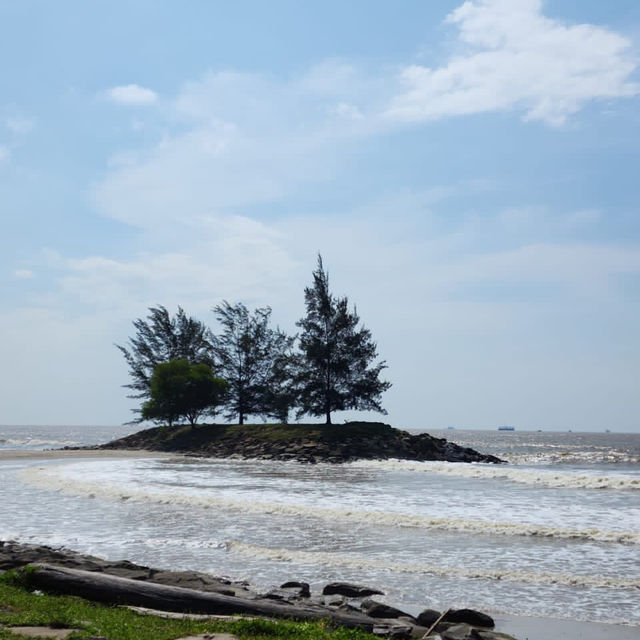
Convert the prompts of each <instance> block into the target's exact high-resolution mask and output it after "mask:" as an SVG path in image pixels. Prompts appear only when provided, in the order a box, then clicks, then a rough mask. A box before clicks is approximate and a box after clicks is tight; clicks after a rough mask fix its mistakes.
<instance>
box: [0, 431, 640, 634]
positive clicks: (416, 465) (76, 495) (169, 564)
mask: <svg viewBox="0 0 640 640" xmlns="http://www.w3.org/2000/svg"><path fill="white" fill-rule="evenodd" d="M133 430H134V429H133V428H132V427H131V426H124V427H123V426H112V427H93V426H87V427H64V426H55V427H54V426H51V427H49V426H22V427H9V426H0V451H2V450H7V449H26V450H38V449H51V448H59V447H63V446H65V445H67V446H77V445H91V444H97V443H101V442H106V441H108V440H110V439H113V438H116V437H120V436H123V435H125V434H127V433H130V432H131V431H133ZM412 431H414V432H416V433H418V432H420V431H421V430H420V429H413V430H412ZM427 431H428V432H429V433H431V434H432V435H434V436H437V437H445V438H447V439H448V440H451V441H453V442H456V443H457V444H460V445H464V446H470V447H473V448H474V449H477V450H479V451H482V452H485V453H491V454H494V455H497V456H499V457H501V458H503V459H505V460H506V461H508V464H505V465H488V464H462V463H444V462H411V461H401V460H385V461H359V462H353V463H349V464H342V465H331V464H323V463H321V464H315V465H310V464H300V463H297V462H293V461H286V462H276V461H259V460H234V459H205V458H181V457H169V458H166V457H165V458H157V459H156V458H144V459H142V458H141V459H137V458H121V459H107V458H83V459H47V460H44V459H28V458H26V459H2V457H1V456H0V540H18V541H20V542H28V543H42V544H49V545H53V546H64V547H67V548H70V549H74V550H77V551H80V552H84V553H90V554H94V555H98V556H102V557H106V558H110V559H123V558H126V559H128V560H131V561H134V562H137V563H142V564H145V565H149V566H154V567H163V568H171V569H197V570H200V571H205V572H209V573H212V574H215V575H226V576H229V577H231V578H236V579H246V580H248V581H249V582H250V583H251V584H252V585H253V586H255V587H257V588H258V589H264V590H267V589H269V588H271V587H273V586H277V585H279V584H281V583H283V582H285V581H288V580H302V581H305V582H308V583H310V584H311V586H312V591H315V592H316V593H317V592H318V591H319V590H320V589H321V587H322V585H324V584H326V583H327V582H331V581H336V580H341V581H349V582H356V583H361V584H366V585H370V586H375V587H377V588H379V589H380V590H381V591H383V592H385V594H386V595H385V598H384V600H385V602H387V603H389V604H393V605H396V606H399V607H401V608H403V609H404V610H405V611H408V612H409V613H413V614H416V613H418V612H419V611H421V610H422V609H425V608H432V609H440V610H441V609H443V608H447V607H456V608H462V607H470V608H475V609H480V610H482V611H485V612H488V613H493V614H500V613H509V614H516V615H522V616H539V617H551V618H565V619H571V620H580V621H593V622H608V623H617V624H624V625H632V626H636V625H637V626H639V627H640V434H625V433H578V432H545V431H540V432H538V431H535V432H534V431H521V430H518V429H516V430H515V431H498V430H497V429H495V430H486V431H479V430H463V429H451V430H427ZM638 631H639V635H640V628H639V629H638Z"/></svg>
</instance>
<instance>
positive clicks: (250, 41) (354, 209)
mask: <svg viewBox="0 0 640 640" xmlns="http://www.w3.org/2000/svg"><path fill="white" fill-rule="evenodd" d="M639 65H640V3H638V2H637V0H615V1H614V2H602V1H601V0H580V1H578V0H571V1H570V0H553V1H551V0H547V1H546V2H543V1H542V0H468V1H466V2H464V1H463V0H430V1H429V2H425V1H424V0H403V1H402V2H400V3H397V2H389V1H379V0H351V1H350V2H348V3H345V2H342V1H340V2H338V1H334V0H323V1H322V2H297V1H294V0H270V2H263V1H262V0H238V1H236V2H232V3H231V2H221V1H208V0H190V2H186V3H183V2H168V1H160V0H127V1H126V2H125V1H122V0H92V2H85V1H83V0H59V1H58V2H49V1H48V0H21V1H20V2H16V1H15V0H0V71H1V73H0V77H1V78H2V81H1V82H0V220H1V223H2V225H1V229H2V231H1V233H0V291H1V292H2V295H1V296H0V362H1V363H2V366H1V367H0V423H1V424H69V425H84V424H86V425H91V424H103V425H107V424H120V423H123V422H126V421H128V420H130V419H131V418H132V414H131V409H132V407H134V406H135V403H134V402H132V401H131V400H129V399H127V398H126V393H127V392H126V390H125V389H123V387H122V385H124V384H126V383H127V382H128V372H127V367H126V363H125V362H124V359H123V358H122V355H121V354H120V352H119V351H118V350H117V349H116V348H115V346H114V344H124V343H126V341H127V339H128V337H129V336H131V335H133V327H132V322H133V320H134V319H136V318H140V317H144V316H146V314H147V309H148V308H149V307H150V306H155V305H164V306H166V307H167V308H168V309H169V310H170V311H175V310H176V309H177V307H178V305H180V306H182V307H183V308H184V309H185V311H186V312H187V314H189V315H192V316H195V317H197V318H198V319H200V320H202V321H203V322H205V323H206V324H208V325H209V326H211V328H212V329H213V330H217V325H216V322H215V318H214V315H213V314H212V312H211V310H212V308H213V307H214V306H215V305H217V304H219V303H220V302H221V301H222V300H228V301H229V302H231V303H235V302H243V303H244V304H246V305H247V306H248V307H249V308H254V307H258V306H264V305H270V306H271V307H272V309H273V316H272V318H273V320H274V322H275V323H277V324H278V325H279V326H280V327H282V328H283V329H285V330H287V331H289V332H291V333H294V332H295V331H296V326H295V323H296V321H297V320H298V319H299V318H300V317H301V316H302V315H303V314H304V298H303V290H304V287H305V286H307V285H308V284H310V282H311V272H312V271H313V269H314V268H315V264H316V259H317V254H318V253H321V254H322V257H323V260H324V264H325V267H326V268H327V270H328V271H329V277H330V283H331V287H332V290H333V292H334V293H335V294H336V295H338V296H345V295H346V296H348V298H349V301H350V302H351V303H352V304H355V305H356V307H357V311H358V313H359V315H360V317H361V319H362V321H363V323H364V325H365V326H366V327H367V328H369V329H370V330H371V332H372V334H373V337H374V339H375V341H376V342H377V345H378V352H379V355H380V358H381V359H384V360H385V361H386V363H387V366H388V368H387V369H385V371H384V377H385V378H386V379H387V380H389V381H390V382H392V384H393V386H392V388H391V389H390V390H389V391H388V392H387V393H386V394H385V396H384V398H383V405H384V406H385V407H386V409H387V410H388V416H386V417H384V416H379V415H378V414H375V413H372V414H368V413H365V414H354V413H338V414H336V416H334V421H336V422H340V421H342V420H343V419H353V418H355V417H361V418H365V419H384V420H387V421H389V422H391V423H392V424H393V425H394V426H399V427H407V428H417V427H423V428H425V429H427V428H444V427H447V426H455V427H459V428H462V427H467V428H495V427H496V426H498V425H504V424H508V425H515V426H516V427H517V428H518V429H544V430H547V429H572V430H574V431H576V430H595V431H603V430H604V429H611V430H612V431H630V432H640V418H639V416H640V393H639V391H640V386H639V382H640V339H639V337H640V336H639V331H638V320H639V318H640V314H639V311H640V216H639V214H640V211H639V205H640V198H639V189H640V187H639V175H640V145H639V144H638V141H639V140H640V137H639V134H640V109H639V107H640V71H639Z"/></svg>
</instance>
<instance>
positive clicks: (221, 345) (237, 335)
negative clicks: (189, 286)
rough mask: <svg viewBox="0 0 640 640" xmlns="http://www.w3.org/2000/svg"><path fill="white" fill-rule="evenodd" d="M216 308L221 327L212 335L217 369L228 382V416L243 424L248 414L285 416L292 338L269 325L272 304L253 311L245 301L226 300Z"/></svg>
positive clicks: (215, 311)
mask: <svg viewBox="0 0 640 640" xmlns="http://www.w3.org/2000/svg"><path fill="white" fill-rule="evenodd" d="M213 311H214V313H215V314H216V317H217V319H218V322H219V323H220V324H221V326H222V333H221V334H220V335H216V336H214V337H213V353H214V356H215V358H216V364H217V372H218V373H219V374H220V375H221V376H222V377H223V378H224V379H225V380H227V381H228V382H229V392H228V396H227V397H228V400H227V413H226V416H227V417H228V418H234V417H236V416H237V419H238V422H239V423H240V424H244V421H245V418H246V417H247V416H248V415H261V416H268V415H278V416H282V415H284V412H285V405H286V402H285V401H284V398H285V396H284V395H283V392H282V387H283V386H284V376H285V372H286V364H285V363H286V362H287V358H288V354H289V352H290V351H291V346H292V343H293V338H290V337H288V336H287V335H286V334H284V333H283V332H282V331H280V330H279V329H272V328H271V327H270V324H269V323H270V318H271V309H270V308H269V307H263V308H259V309H255V310H254V311H253V313H250V312H249V310H248V309H247V307H245V305H243V304H242V303H238V304H235V305H231V304H229V303H228V302H227V301H226V300H225V301H223V302H222V304H219V305H218V306H217V307H215V308H214V310H213ZM286 412H287V414H288V407H287V409H286Z"/></svg>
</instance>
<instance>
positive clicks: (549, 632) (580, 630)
mask: <svg viewBox="0 0 640 640" xmlns="http://www.w3.org/2000/svg"><path fill="white" fill-rule="evenodd" d="M175 457H179V454H176V453H173V452H162V451H149V450H122V449H119V450H113V449H109V450H105V449H48V450H20V449H6V450H0V462H1V461H3V460H6V461H19V460H24V461H28V460H34V461H37V460H73V459H90V458H100V459H109V458H112V459H118V458H175ZM159 564H160V565H161V564H162V563H161V562H160V563H159ZM246 574H247V576H248V577H249V580H250V575H249V574H250V572H249V571H247V572H246ZM345 579H347V580H348V579H349V576H345ZM390 595H391V594H390ZM489 613H491V615H492V617H493V618H494V620H495V622H496V627H495V630H496V631H497V632H500V633H506V634H510V635H511V636H513V637H514V638H516V639H517V640H548V638H554V637H555V638H562V639H563V640H602V639H606V640H636V638H637V637H638V633H639V632H640V626H638V625H633V626H629V625H625V624H624V623H619V624H616V623H604V622H587V621H582V620H574V619H570V618H547V617H542V616H523V615H516V614H511V613H492V612H489Z"/></svg>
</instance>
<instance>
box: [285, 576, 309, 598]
mask: <svg viewBox="0 0 640 640" xmlns="http://www.w3.org/2000/svg"><path fill="white" fill-rule="evenodd" d="M280 588H281V589H297V593H296V596H297V597H298V598H310V597H311V589H310V588H309V584H308V583H307V582H297V581H295V580H290V581H289V582H285V583H284V584H281V585H280Z"/></svg>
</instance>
